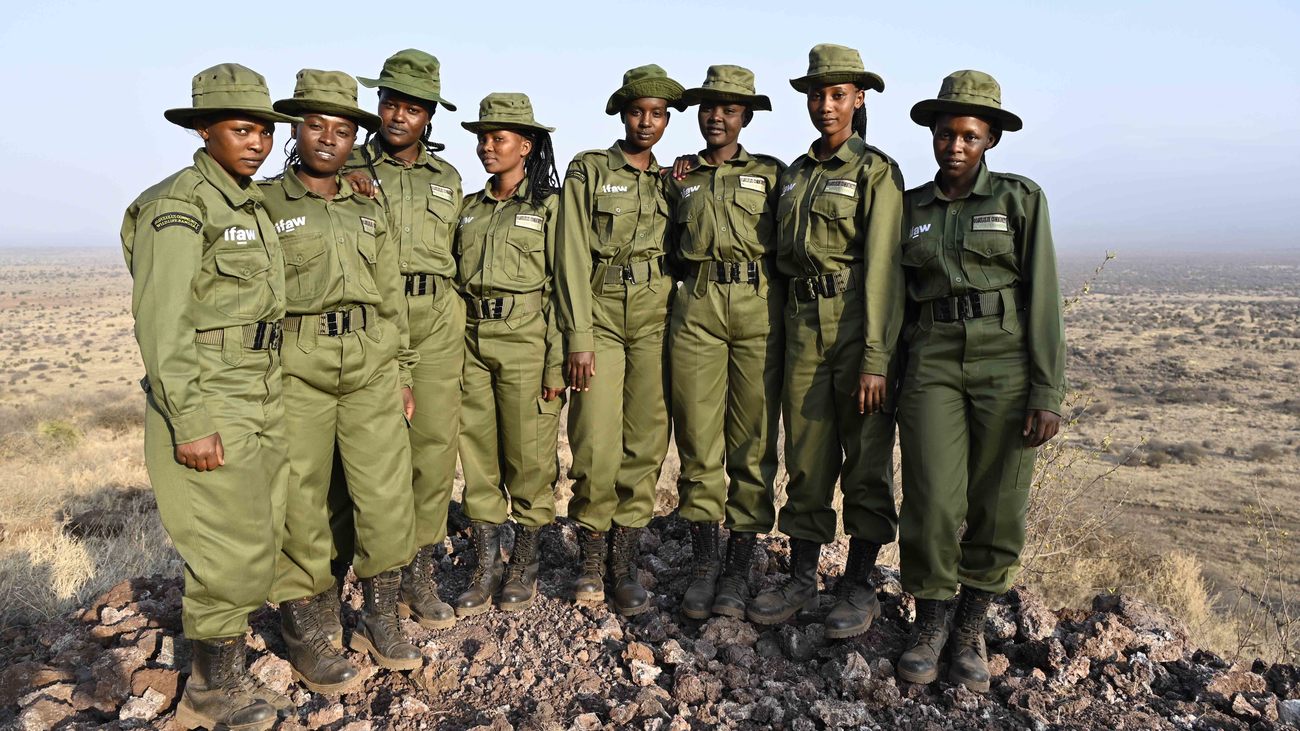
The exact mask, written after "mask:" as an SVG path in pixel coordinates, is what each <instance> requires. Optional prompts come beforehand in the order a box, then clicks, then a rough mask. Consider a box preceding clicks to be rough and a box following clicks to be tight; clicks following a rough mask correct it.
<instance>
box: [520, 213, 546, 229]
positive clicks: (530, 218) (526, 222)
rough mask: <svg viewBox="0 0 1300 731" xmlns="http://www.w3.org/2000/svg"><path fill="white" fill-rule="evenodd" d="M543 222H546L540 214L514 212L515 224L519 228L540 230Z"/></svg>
mask: <svg viewBox="0 0 1300 731" xmlns="http://www.w3.org/2000/svg"><path fill="white" fill-rule="evenodd" d="M544 223H546V219H544V218H542V217H541V216H534V215H532V214H531V213H517V214H515V225H516V226H518V227H519V228H527V229H531V230H533V231H541V230H542V224H544Z"/></svg>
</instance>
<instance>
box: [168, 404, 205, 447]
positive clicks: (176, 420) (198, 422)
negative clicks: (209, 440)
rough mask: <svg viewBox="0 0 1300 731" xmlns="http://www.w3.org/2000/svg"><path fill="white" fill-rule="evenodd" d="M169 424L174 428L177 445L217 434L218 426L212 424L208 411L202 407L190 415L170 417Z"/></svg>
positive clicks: (173, 437)
mask: <svg viewBox="0 0 1300 731" xmlns="http://www.w3.org/2000/svg"><path fill="white" fill-rule="evenodd" d="M167 423H168V424H169V425H171V428H172V439H173V440H175V443H176V444H186V443H189V442H193V441H197V440H199V439H202V438H204V437H210V436H212V435H213V434H216V433H217V425H216V424H213V423H212V419H211V418H210V417H209V416H208V410H207V409H205V408H202V407H200V408H199V409H196V410H195V411H191V412H189V413H188V414H180V415H177V416H168V417H167Z"/></svg>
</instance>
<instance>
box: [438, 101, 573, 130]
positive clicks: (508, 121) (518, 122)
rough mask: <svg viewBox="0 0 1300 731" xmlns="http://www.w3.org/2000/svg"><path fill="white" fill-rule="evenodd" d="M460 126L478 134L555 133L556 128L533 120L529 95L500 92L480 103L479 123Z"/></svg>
mask: <svg viewBox="0 0 1300 731" xmlns="http://www.w3.org/2000/svg"><path fill="white" fill-rule="evenodd" d="M460 126H462V127H464V128H465V129H467V130H469V131H470V132H473V133H474V134H478V133H480V132H491V131H493V130H498V129H511V130H514V129H532V130H538V131H540V132H547V133H550V132H554V131H555V128H554V127H547V126H546V125H544V124H538V122H537V120H536V119H533V103H532V101H530V100H529V99H528V95H527V94H519V93H516V92H509V91H498V92H493V93H491V94H488V95H487V96H485V97H483V101H481V102H479V103H478V121H477V122H461V123H460Z"/></svg>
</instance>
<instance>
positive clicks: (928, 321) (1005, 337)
mask: <svg viewBox="0 0 1300 731" xmlns="http://www.w3.org/2000/svg"><path fill="white" fill-rule="evenodd" d="M904 207H905V219H904V229H903V236H904V241H903V266H904V268H905V270H906V276H907V293H908V300H909V307H910V308H912V309H914V310H915V312H916V315H915V321H914V322H911V323H910V324H909V325H908V326H907V328H906V330H905V332H904V335H903V341H904V347H906V349H907V369H906V373H905V375H904V379H903V385H902V395H901V396H900V401H899V411H898V420H899V434H900V441H901V444H902V448H903V498H904V499H903V509H902V517H901V526H900V532H899V545H900V550H901V563H902V578H903V588H904V589H906V590H907V591H909V592H911V593H912V594H913V595H915V596H916V597H917V598H919V599H948V598H950V597H952V596H953V595H954V594H955V593H956V591H957V586H958V584H959V583H960V584H964V585H966V586H970V587H974V588H976V589H979V590H982V591H987V592H992V593H995V594H998V593H1002V592H1004V591H1006V590H1007V589H1008V588H1009V587H1010V586H1011V582H1012V581H1013V580H1014V579H1015V577H1016V573H1017V572H1018V570H1019V567H1020V550H1021V548H1023V546H1024V540H1025V507H1026V502H1027V500H1028V497H1029V485H1030V481H1031V479H1032V477H1033V471H1034V455H1035V454H1036V450H1034V449H1030V448H1027V447H1025V446H1024V437H1023V436H1022V430H1023V428H1024V423H1025V413H1026V410H1028V409H1039V410H1044V411H1051V412H1054V413H1060V410H1061V399H1062V398H1063V395H1064V391H1065V340H1064V326H1063V323H1062V317H1061V294H1060V287H1059V284H1058V282H1057V275H1056V258H1055V253H1054V249H1053V246H1052V234H1051V228H1050V224H1049V222H1048V215H1047V201H1046V199H1045V198H1044V197H1043V193H1042V191H1041V190H1040V189H1039V187H1038V186H1037V185H1035V184H1034V183H1033V182H1032V181H1030V180H1028V179H1026V178H1022V177H1020V176H1017V175H1009V174H1005V173H994V172H990V171H989V170H988V168H987V167H984V166H981V168H980V170H979V173H978V175H977V177H976V179H975V185H974V188H973V189H972V190H971V193H970V194H969V195H968V196H966V197H965V198H962V199H959V200H951V201H950V200H947V199H945V198H944V197H943V195H942V194H941V193H940V192H939V190H938V187H937V186H936V184H935V183H933V182H931V183H926V184H925V185H923V186H921V187H919V188H916V189H914V190H910V191H908V193H907V197H906V199H905V204H904ZM963 521H965V523H966V529H965V532H964V533H962V534H961V536H960V539H959V537H958V531H959V529H960V527H961V525H962V522H963Z"/></svg>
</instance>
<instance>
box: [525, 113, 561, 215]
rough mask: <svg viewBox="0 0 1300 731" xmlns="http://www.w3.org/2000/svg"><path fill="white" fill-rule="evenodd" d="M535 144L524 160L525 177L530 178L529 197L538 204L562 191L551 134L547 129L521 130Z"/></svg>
mask: <svg viewBox="0 0 1300 731" xmlns="http://www.w3.org/2000/svg"><path fill="white" fill-rule="evenodd" d="M520 134H521V135H523V136H524V138H525V139H527V140H528V141H529V142H531V143H532V144H533V151H532V152H530V153H529V154H528V157H527V158H526V159H525V160H524V178H525V179H527V180H528V197H529V198H530V199H531V200H532V202H533V203H534V204H536V205H541V203H542V201H543V200H545V199H546V197H547V196H549V195H554V194H555V193H558V192H559V191H560V175H559V173H558V172H557V171H556V169H555V148H553V147H551V135H550V133H549V132H547V131H545V130H527V131H523V130H521V131H520Z"/></svg>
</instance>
